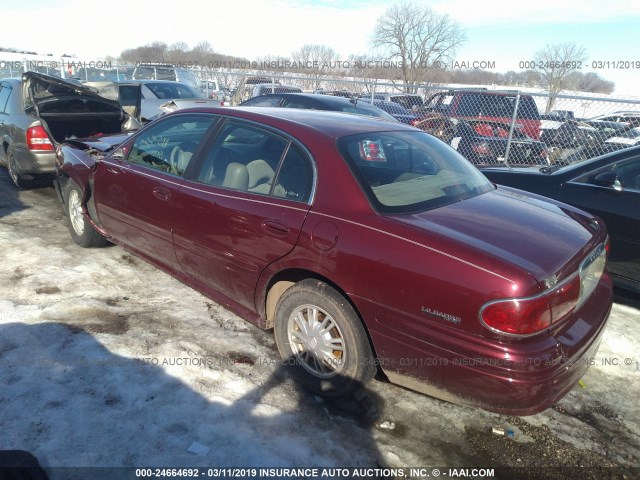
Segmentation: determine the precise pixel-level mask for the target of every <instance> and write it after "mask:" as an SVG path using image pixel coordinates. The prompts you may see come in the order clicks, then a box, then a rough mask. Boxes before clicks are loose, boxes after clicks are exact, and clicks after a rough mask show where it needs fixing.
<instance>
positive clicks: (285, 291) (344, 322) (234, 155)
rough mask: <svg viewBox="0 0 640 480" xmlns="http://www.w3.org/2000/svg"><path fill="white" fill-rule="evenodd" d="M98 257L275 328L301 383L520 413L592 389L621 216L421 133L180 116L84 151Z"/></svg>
mask: <svg viewBox="0 0 640 480" xmlns="http://www.w3.org/2000/svg"><path fill="white" fill-rule="evenodd" d="M57 166H58V173H59V177H58V181H57V187H58V190H59V192H60V195H61V198H62V200H63V203H64V208H65V210H66V212H67V213H68V217H69V223H70V231H71V236H72V237H73V239H74V240H75V241H76V243H78V244H79V245H81V246H84V247H90V246H98V245H102V244H104V243H105V242H106V241H107V239H108V240H111V241H113V242H115V243H118V244H120V245H122V246H123V247H124V248H126V249H128V250H130V251H132V252H133V253H135V254H136V255H139V256H141V257H143V258H145V259H146V260H148V261H149V262H151V263H153V264H154V265H157V266H158V267H160V268H162V269H163V270H165V271H168V272H170V273H171V274H172V275H174V276H175V277H176V278H178V279H179V280H180V281H182V282H184V283H186V284H188V285H190V286H192V287H193V288H195V289H197V290H199V291H200V292H202V293H204V294H205V295H207V296H209V297H211V298H213V299H214V300H216V301H218V302H220V303H221V304H223V305H225V306H227V307H228V308H229V309H231V310H233V311H234V312H236V313H238V314H239V315H241V316H243V317H244V318H246V319H247V320H249V321H250V322H252V323H254V324H255V325H257V326H259V327H261V328H274V330H275V337H276V342H277V345H278V348H279V350H280V353H281V355H282V356H283V358H286V359H289V362H288V363H289V364H293V365H292V366H293V369H294V370H295V371H296V372H297V374H298V375H299V377H300V379H301V381H302V382H304V383H305V384H306V385H307V386H310V387H311V388H313V389H315V390H316V391H318V392H320V393H322V394H325V395H333V396H337V395H343V394H346V393H349V392H351V391H353V390H354V389H356V388H358V387H359V386H360V385H362V384H364V383H366V382H368V381H369V380H370V379H371V378H372V377H373V376H374V374H375V373H376V370H377V369H378V368H380V369H381V370H382V371H383V372H384V373H385V374H386V375H387V377H388V378H389V379H390V380H391V381H392V382H394V383H398V384H401V385H404V386H408V387H410V388H413V389H416V390H419V391H422V392H425V393H428V394H430V395H433V396H435V397H438V398H443V399H446V400H451V401H455V402H460V403H465V404H470V405H476V406H479V407H481V408H484V409H487V410H491V411H495V412H501V413H508V414H516V415H518V414H519V415H525V414H532V413H536V412H539V411H541V410H543V409H545V408H547V407H549V406H550V405H552V404H553V403H555V402H556V401H558V400H559V399H560V398H561V397H562V396H564V395H565V394H566V393H567V392H568V391H569V390H571V388H573V386H574V385H575V384H576V383H577V381H578V380H579V379H580V377H581V375H583V373H584V372H585V370H586V368H587V365H588V363H589V357H592V356H593V355H594V354H595V352H596V350H597V348H598V345H599V342H600V338H601V334H602V331H603V328H604V325H605V322H606V319H607V317H608V315H609V311H610V308H611V293H612V292H611V281H610V279H609V275H608V274H607V272H606V269H605V263H606V256H607V249H608V237H607V233H606V229H605V226H604V224H603V223H602V222H601V221H600V220H598V219H597V218H594V217H593V216H591V215H589V214H587V213H585V212H582V211H580V210H578V209H576V208H573V207H570V206H568V205H565V204H562V203H559V202H556V201H553V200H549V199H544V198H543V197H539V196H536V195H532V194H526V193H524V192H521V191H518V190H514V189H509V188H503V187H496V186H495V185H493V184H492V183H490V182H489V181H488V180H487V179H486V178H485V177H484V176H483V175H482V174H481V173H480V172H479V171H478V170H477V169H476V168H475V167H473V166H472V165H471V164H470V163H469V162H468V161H467V160H465V159H464V158H463V157H462V156H460V155H459V154H458V153H457V152H455V151H454V150H453V149H451V148H450V147H449V146H447V145H446V144H444V143H443V142H441V141H440V140H438V139H436V138H434V137H432V136H430V135H428V134H426V133H424V132H422V131H418V130H416V129H415V128H412V127H408V126H403V125H401V124H392V123H388V122H385V121H381V120H376V119H369V118H361V117H359V116H355V115H353V116H351V115H344V114H340V113H333V112H319V111H305V110H294V109H270V108H256V109H251V108H225V109H222V108H218V109H197V110H183V111H180V112H176V113H174V114H169V115H167V116H165V117H163V118H161V119H159V120H157V121H156V122H153V123H151V124H149V125H148V126H146V127H145V128H144V129H142V130H140V131H139V132H137V133H136V134H135V135H133V136H131V137H124V136H119V137H102V138H99V139H88V140H86V139H85V140H83V141H78V140H75V141H70V142H68V143H67V144H65V145H64V146H62V147H61V148H59V149H58V153H57Z"/></svg>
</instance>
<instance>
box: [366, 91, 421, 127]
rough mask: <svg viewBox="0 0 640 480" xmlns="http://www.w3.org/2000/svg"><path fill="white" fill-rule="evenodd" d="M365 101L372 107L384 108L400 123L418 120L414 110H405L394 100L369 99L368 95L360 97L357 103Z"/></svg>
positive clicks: (414, 122) (411, 122) (412, 123)
mask: <svg viewBox="0 0 640 480" xmlns="http://www.w3.org/2000/svg"><path fill="white" fill-rule="evenodd" d="M362 102H365V103H367V104H369V105H373V106H374V107H378V108H379V109H381V110H384V111H385V112H387V113H388V114H389V115H391V116H392V117H393V118H395V119H396V120H398V121H399V122H401V123H406V124H407V125H415V124H416V123H418V122H419V121H420V117H419V116H418V115H416V114H415V113H414V112H412V111H410V110H407V109H406V108H404V107H403V106H402V105H400V104H399V103H395V102H386V101H384V100H373V101H371V99H370V98H368V97H361V98H360V100H358V103H362Z"/></svg>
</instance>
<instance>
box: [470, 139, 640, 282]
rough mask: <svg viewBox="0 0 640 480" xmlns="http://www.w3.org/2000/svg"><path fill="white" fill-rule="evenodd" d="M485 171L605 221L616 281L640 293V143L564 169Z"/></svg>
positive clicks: (502, 181) (498, 180) (500, 181)
mask: <svg viewBox="0 0 640 480" xmlns="http://www.w3.org/2000/svg"><path fill="white" fill-rule="evenodd" d="M482 173H484V174H485V176H486V177H487V178H489V180H491V181H492V182H495V183H497V184H501V185H508V186H510V187H515V188H519V189H522V190H526V191H529V192H533V193H537V194H540V195H544V196H546V197H551V198H555V199H557V200H560V201H562V202H566V203H569V204H571V205H575V206H576V207H579V208H581V209H583V210H586V211H587V212H590V213H592V214H593V215H597V216H598V217H600V218H601V219H602V220H604V222H605V223H606V225H607V229H608V231H609V236H610V237H611V251H610V255H609V271H610V272H611V274H612V277H613V279H614V283H616V285H619V286H621V287H624V288H628V289H632V290H635V291H636V292H640V147H634V148H629V149H626V150H622V151H619V152H615V153H612V154H608V155H604V156H600V157H597V158H593V159H591V160H586V161H584V162H581V163H576V164H573V165H569V166H564V167H562V166H557V165H554V166H549V167H542V168H533V167H531V168H513V169H505V168H488V169H484V170H483V172H482Z"/></svg>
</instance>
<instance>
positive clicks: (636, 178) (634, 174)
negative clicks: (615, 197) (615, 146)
mask: <svg viewBox="0 0 640 480" xmlns="http://www.w3.org/2000/svg"><path fill="white" fill-rule="evenodd" d="M614 171H615V172H616V176H617V177H618V180H619V181H620V183H621V184H622V188H624V189H625V190H635V191H639V192H640V157H639V158H635V159H633V160H630V161H628V162H624V163H620V164H619V165H616V166H614Z"/></svg>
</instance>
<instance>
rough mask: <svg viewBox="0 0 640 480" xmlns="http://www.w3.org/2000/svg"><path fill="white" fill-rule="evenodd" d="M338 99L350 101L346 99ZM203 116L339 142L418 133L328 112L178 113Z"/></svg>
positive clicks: (250, 109)
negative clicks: (361, 136) (363, 136)
mask: <svg viewBox="0 0 640 480" xmlns="http://www.w3.org/2000/svg"><path fill="white" fill-rule="evenodd" d="M337 98H339V99H342V100H345V101H347V102H348V101H349V100H347V99H345V98H341V97H337ZM186 112H191V113H194V112H201V113H213V114H217V115H226V116H233V117H238V118H243V119H246V120H252V121H255V122H260V123H264V124H265V125H270V126H272V127H276V128H281V129H283V130H286V131H291V129H294V130H299V131H300V130H304V131H306V132H307V133H313V134H315V135H321V136H324V137H326V138H330V139H336V138H340V137H343V136H346V135H355V134H360V133H369V132H385V131H407V132H413V133H416V132H417V130H416V129H415V128H414V127H410V126H407V125H403V124H402V123H395V122H391V121H387V120H385V119H381V118H377V117H370V116H366V115H354V114H349V115H345V113H343V112H334V111H328V110H307V109H298V108H278V107H207V108H205V107H201V108H193V109H185V110H180V111H179V112H176V114H179V113H186Z"/></svg>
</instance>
